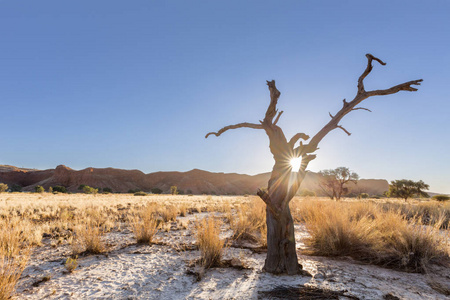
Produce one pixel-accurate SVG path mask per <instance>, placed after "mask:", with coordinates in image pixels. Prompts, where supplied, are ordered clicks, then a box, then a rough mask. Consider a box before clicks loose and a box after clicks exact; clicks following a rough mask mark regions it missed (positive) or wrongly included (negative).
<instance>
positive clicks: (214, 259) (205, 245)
mask: <svg viewBox="0 0 450 300" xmlns="http://www.w3.org/2000/svg"><path fill="white" fill-rule="evenodd" d="M219 234H220V222H219V221H218V220H216V219H214V218H212V217H208V218H203V219H202V220H201V221H199V223H198V224H197V233H196V237H197V244H198V247H199V249H200V253H201V259H200V263H201V265H202V266H203V267H204V268H206V269H207V268H211V267H214V266H219V265H220V260H221V258H222V250H223V246H224V244H223V241H222V240H221V239H220V238H219Z"/></svg>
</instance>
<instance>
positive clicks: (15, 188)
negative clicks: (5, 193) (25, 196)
mask: <svg viewBox="0 0 450 300" xmlns="http://www.w3.org/2000/svg"><path fill="white" fill-rule="evenodd" d="M9 190H10V191H11V192H21V191H22V186H21V185H18V184H13V185H12V186H11V187H10V188H9Z"/></svg>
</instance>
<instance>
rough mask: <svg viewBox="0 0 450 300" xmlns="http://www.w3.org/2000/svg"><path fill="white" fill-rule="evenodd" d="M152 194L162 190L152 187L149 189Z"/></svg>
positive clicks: (159, 192)
mask: <svg viewBox="0 0 450 300" xmlns="http://www.w3.org/2000/svg"><path fill="white" fill-rule="evenodd" d="M151 192H152V194H162V192H163V191H162V190H161V189H159V188H152V189H151Z"/></svg>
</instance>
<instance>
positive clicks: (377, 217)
mask: <svg viewBox="0 0 450 300" xmlns="http://www.w3.org/2000/svg"><path fill="white" fill-rule="evenodd" d="M300 211H301V212H302V214H303V217H302V218H303V219H304V221H305V225H306V228H307V230H308V232H309V233H310V235H311V237H310V238H309V239H308V240H307V241H306V244H307V245H308V246H309V251H308V252H309V253H310V254H317V255H326V256H337V255H349V256H353V257H354V258H356V259H359V260H363V261H367V262H371V263H375V264H381V265H385V266H388V267H393V268H397V269H401V270H405V271H413V272H423V271H425V268H426V267H427V266H428V265H429V264H430V263H431V262H438V263H446V262H448V260H449V256H450V248H449V244H448V241H447V240H446V238H445V236H444V235H442V233H441V232H440V230H439V228H440V227H441V226H442V222H443V218H442V219H441V220H438V221H436V222H435V224H434V225H433V226H424V225H422V220H421V218H420V217H414V218H412V219H409V220H408V219H407V218H406V217H405V216H404V215H402V213H401V212H399V211H394V210H388V211H386V210H384V209H383V208H382V207H380V206H379V205H376V204H371V203H336V202H331V201H305V202H303V203H302V205H301V209H300Z"/></svg>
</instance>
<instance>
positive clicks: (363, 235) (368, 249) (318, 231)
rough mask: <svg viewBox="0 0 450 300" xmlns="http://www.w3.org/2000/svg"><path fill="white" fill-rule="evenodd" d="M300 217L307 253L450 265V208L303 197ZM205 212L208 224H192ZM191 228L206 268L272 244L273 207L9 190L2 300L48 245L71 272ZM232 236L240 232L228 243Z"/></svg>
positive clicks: (239, 201)
mask: <svg viewBox="0 0 450 300" xmlns="http://www.w3.org/2000/svg"><path fill="white" fill-rule="evenodd" d="M291 211H292V215H293V218H294V220H295V223H296V224H299V225H301V227H298V228H303V230H306V231H307V236H308V237H307V238H306V239H305V240H304V244H305V245H306V247H305V248H303V249H299V251H300V252H301V254H303V255H322V256H351V257H354V258H355V259H357V260H361V261H363V262H366V263H373V264H377V265H382V266H386V267H389V268H395V269H399V270H403V271H412V272H426V271H427V268H428V266H429V265H430V264H433V263H437V264H448V261H449V256H450V241H449V231H448V228H449V222H450V202H437V201H430V200H426V201H425V200H410V201H409V202H408V203H405V202H404V201H403V200H396V199H363V200H356V199H343V200H341V201H339V202H335V201H331V200H328V199H325V198H316V197H302V198H300V197H297V198H295V199H294V200H293V201H292V202H291ZM199 213H202V215H204V216H207V218H203V219H197V218H191V219H189V220H185V218H184V219H183V217H185V216H188V215H192V216H195V215H196V214H199ZM182 219H183V220H182ZM189 222H191V223H194V224H193V225H194V226H195V228H196V235H195V239H196V245H197V247H198V249H199V250H200V251H201V257H199V264H201V265H202V266H203V267H204V268H208V267H211V266H214V265H217V264H219V263H220V257H221V252H222V250H223V248H224V247H229V246H231V245H233V243H242V242H243V241H244V242H248V243H252V244H254V245H256V246H257V247H258V248H259V249H261V248H262V249H263V248H264V247H267V244H266V242H267V241H266V233H267V228H266V224H265V207H264V203H263V202H262V201H261V200H260V199H259V198H258V197H256V196H248V197H245V196H186V195H147V196H134V195H133V194H107V195H104V194H97V195H87V194H48V193H42V194H39V193H34V194H31V193H1V194H0V228H1V231H0V287H1V288H0V299H8V298H9V297H10V296H11V295H12V294H13V292H14V286H15V285H16V283H17V281H18V280H19V278H20V276H21V273H22V272H23V270H24V269H25V267H26V266H27V263H28V261H29V259H30V257H31V256H30V255H31V253H32V252H33V251H34V250H35V249H38V248H39V247H45V246H46V245H47V246H48V245H50V246H51V247H52V248H58V247H61V246H65V247H69V248H70V249H71V253H70V257H68V262H67V266H66V267H67V269H68V271H72V270H71V268H72V269H74V268H76V258H77V257H78V255H90V254H98V253H105V252H108V251H109V249H110V248H111V247H112V246H113V245H109V244H108V243H106V241H105V237H106V236H107V235H108V234H111V233H114V232H122V231H124V230H128V231H130V232H132V233H133V235H134V238H135V241H136V243H145V244H151V243H158V242H160V241H158V237H157V234H158V232H159V231H164V232H169V233H170V231H171V230H183V229H185V228H186V227H187V226H188V223H189ZM298 230H299V229H298ZM224 232H231V234H229V235H228V237H227V238H222V237H220V235H221V234H222V235H223V233H224ZM44 241H45V243H44ZM177 243H178V244H179V245H178V247H179V248H180V249H181V248H183V247H186V245H184V243H183V241H178V242H177ZM69 258H70V259H71V260H69ZM74 266H75V267H74Z"/></svg>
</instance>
